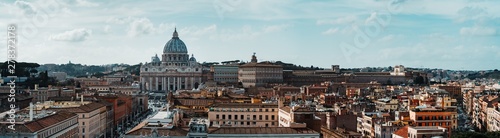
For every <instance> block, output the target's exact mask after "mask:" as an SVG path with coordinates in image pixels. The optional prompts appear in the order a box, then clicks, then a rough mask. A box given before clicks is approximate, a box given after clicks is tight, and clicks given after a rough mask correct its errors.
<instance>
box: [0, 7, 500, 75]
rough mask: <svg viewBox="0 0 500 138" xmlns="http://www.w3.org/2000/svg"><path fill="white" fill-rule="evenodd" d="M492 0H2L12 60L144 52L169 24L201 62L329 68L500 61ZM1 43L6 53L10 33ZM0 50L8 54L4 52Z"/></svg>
mask: <svg viewBox="0 0 500 138" xmlns="http://www.w3.org/2000/svg"><path fill="white" fill-rule="evenodd" d="M498 7H500V1H497V0H440V1H431V0H419V1H407V0H345V1H344V0H342V1H341V0H333V1H306V0H251V1H246V0H213V1H208V0H189V1H181V0H175V1H174V0H158V1H136V0H106V1H101V0H33V1H32V0H26V1H20V0H18V1H13V0H7V1H5V0H3V1H0V13H2V14H0V26H2V27H4V29H0V30H1V33H0V38H3V40H6V39H7V32H6V30H7V26H8V25H9V24H15V25H17V26H18V30H17V36H18V37H17V39H18V47H17V49H16V50H17V60H18V61H19V62H36V63H39V64H46V63H55V64H65V63H68V62H69V61H71V62H72V63H81V64H87V65H103V64H113V63H125V64H138V63H141V62H142V63H144V62H150V61H151V57H152V56H154V55H155V54H158V55H161V54H162V53H163V47H164V45H165V43H166V42H167V41H168V40H170V39H171V37H172V32H173V31H174V28H177V31H178V33H179V37H180V39H181V40H183V41H184V43H185V44H186V45H187V49H188V52H189V54H190V55H191V54H193V55H194V56H195V57H196V59H197V60H198V62H222V61H228V60H242V61H250V59H251V55H252V54H253V53H254V52H255V53H256V56H257V58H258V60H259V61H283V62H287V63H294V64H298V65H302V66H311V65H313V66H318V67H323V68H330V67H331V65H340V67H341V68H357V67H388V66H395V65H404V66H406V67H416V68H442V69H454V70H490V69H500V8H498ZM3 42H4V43H5V44H2V45H3V46H4V47H5V48H0V53H7V48H6V47H7V44H6V43H7V42H6V41H3ZM3 55H4V56H0V60H7V54H3Z"/></svg>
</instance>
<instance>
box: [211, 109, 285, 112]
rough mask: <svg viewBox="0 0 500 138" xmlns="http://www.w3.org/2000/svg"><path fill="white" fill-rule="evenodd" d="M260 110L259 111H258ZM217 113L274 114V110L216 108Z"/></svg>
mask: <svg viewBox="0 0 500 138" xmlns="http://www.w3.org/2000/svg"><path fill="white" fill-rule="evenodd" d="M257 109H258V110H257ZM211 111H216V112H257V111H258V112H269V111H271V112H274V111H275V110H274V108H271V109H269V108H214V109H213V110H211Z"/></svg>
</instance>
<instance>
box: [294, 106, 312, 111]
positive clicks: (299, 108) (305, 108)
mask: <svg viewBox="0 0 500 138" xmlns="http://www.w3.org/2000/svg"><path fill="white" fill-rule="evenodd" d="M293 112H314V110H311V109H309V108H307V107H298V108H296V109H294V110H293Z"/></svg>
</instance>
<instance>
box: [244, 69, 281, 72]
mask: <svg viewBox="0 0 500 138" xmlns="http://www.w3.org/2000/svg"><path fill="white" fill-rule="evenodd" d="M239 71H261V72H283V69H280V68H240V69H239Z"/></svg>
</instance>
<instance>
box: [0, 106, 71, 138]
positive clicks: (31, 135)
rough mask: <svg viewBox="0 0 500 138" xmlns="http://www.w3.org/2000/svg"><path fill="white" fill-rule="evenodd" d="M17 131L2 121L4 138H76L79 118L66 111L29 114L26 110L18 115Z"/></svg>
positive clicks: (8, 123)
mask: <svg viewBox="0 0 500 138" xmlns="http://www.w3.org/2000/svg"><path fill="white" fill-rule="evenodd" d="M16 116H17V117H16V125H15V126H14V128H15V129H16V130H15V131H12V130H11V129H9V128H7V126H8V125H11V124H10V122H8V121H3V119H2V121H0V129H2V130H5V131H3V132H0V137H2V138H4V137H5V138H7V137H8V138H49V137H50V138H75V137H78V136H79V134H78V116H77V115H76V114H75V113H70V112H66V111H59V112H54V111H50V110H44V111H43V112H41V111H40V112H37V111H34V112H29V113H28V111H26V110H24V111H20V112H17V113H16Z"/></svg>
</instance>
